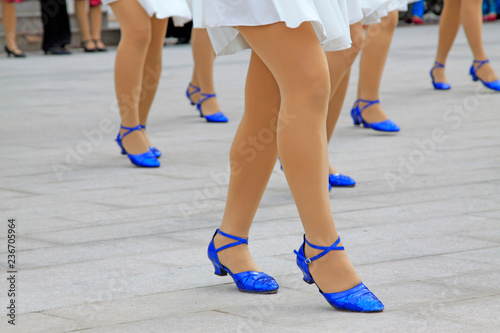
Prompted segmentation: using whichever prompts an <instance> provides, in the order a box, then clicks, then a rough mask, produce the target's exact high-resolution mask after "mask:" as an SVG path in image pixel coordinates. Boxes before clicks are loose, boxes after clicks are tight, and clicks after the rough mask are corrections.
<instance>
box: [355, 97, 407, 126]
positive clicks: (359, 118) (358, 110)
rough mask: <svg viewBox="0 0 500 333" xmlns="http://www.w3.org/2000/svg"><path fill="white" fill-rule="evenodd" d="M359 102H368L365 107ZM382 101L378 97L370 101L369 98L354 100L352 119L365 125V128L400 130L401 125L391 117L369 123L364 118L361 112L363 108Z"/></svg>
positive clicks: (358, 123)
mask: <svg viewBox="0 0 500 333" xmlns="http://www.w3.org/2000/svg"><path fill="white" fill-rule="evenodd" d="M359 103H367V104H366V105H365V106H363V107H361V108H360V107H359ZM377 103H380V101H379V100H378V99H377V100H375V101H370V100H367V99H361V98H360V99H358V100H357V101H356V102H354V105H353V107H352V110H351V117H352V120H353V121H354V125H360V124H363V127H365V128H371V129H374V130H376V131H381V132H399V126H398V125H396V123H395V122H393V121H392V120H390V119H387V120H384V121H380V122H378V123H368V122H366V121H365V120H364V119H363V116H362V115H361V113H362V112H363V110H365V109H367V108H369V107H370V106H372V105H374V104H377Z"/></svg>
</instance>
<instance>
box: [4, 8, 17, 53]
mask: <svg viewBox="0 0 500 333" xmlns="http://www.w3.org/2000/svg"><path fill="white" fill-rule="evenodd" d="M2 23H3V27H4V30H5V43H6V44H7V47H8V48H9V50H11V51H13V52H15V53H20V52H21V50H19V47H18V46H17V43H16V6H15V4H14V3H13V2H6V1H2Z"/></svg>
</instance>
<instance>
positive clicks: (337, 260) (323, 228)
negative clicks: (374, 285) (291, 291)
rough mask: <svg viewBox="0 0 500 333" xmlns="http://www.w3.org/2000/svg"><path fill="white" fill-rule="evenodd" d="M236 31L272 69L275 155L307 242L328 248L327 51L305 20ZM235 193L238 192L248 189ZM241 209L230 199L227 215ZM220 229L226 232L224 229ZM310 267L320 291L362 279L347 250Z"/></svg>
mask: <svg viewBox="0 0 500 333" xmlns="http://www.w3.org/2000/svg"><path fill="white" fill-rule="evenodd" d="M239 30H240V32H241V33H242V34H243V35H244V37H245V39H246V40H247V42H248V43H249V44H250V45H251V46H252V49H253V50H254V51H255V54H256V55H258V56H259V58H261V59H262V61H263V62H264V63H265V64H266V66H267V67H268V68H269V69H270V71H271V73H272V74H273V76H274V77H275V79H276V81H277V83H278V86H279V89H280V92H281V109H280V114H279V119H278V126H277V145H278V152H279V156H280V159H281V161H282V164H283V169H284V171H285V175H286V178H287V181H288V184H289V186H290V190H291V192H292V194H293V197H294V199H295V203H296V205H297V208H298V211H299V215H300V218H301V220H302V223H303V226H304V229H305V232H306V235H307V238H308V240H309V241H310V242H312V243H314V244H317V245H321V246H330V245H331V244H333V243H334V242H335V240H336V239H337V238H338V234H337V231H336V229H335V224H334V222H333V217H332V214H331V207H330V200H329V196H328V188H327V186H325V184H326V183H327V179H328V150H327V141H326V131H325V125H326V124H325V122H326V113H327V112H326V111H327V107H328V97H329V93H330V89H329V77H328V64H327V61H326V56H325V53H324V52H323V50H322V49H321V46H320V45H319V43H318V40H317V38H316V35H315V32H314V29H313V28H312V25H311V24H310V23H309V22H306V23H303V24H302V25H301V26H300V27H298V28H296V29H289V28H287V27H286V26H285V24H284V23H275V24H271V25H267V26H258V27H239ZM290 41H294V42H293V43H292V42H290ZM297 64H304V66H298V65H297ZM306 64H307V65H306ZM290 68H294V70H293V71H292V70H290ZM265 126H269V125H265ZM242 130H243V129H238V131H242ZM259 130H263V129H262V127H260V128H257V127H256V128H255V129H252V130H251V132H252V133H256V132H257V133H258V131H259ZM274 154H275V153H273V155H274ZM274 156H275V155H274ZM274 158H275V157H273V159H272V160H271V158H269V161H268V162H267V163H269V166H268V165H267V164H266V165H263V166H262V169H263V170H266V172H270V171H269V170H270V169H271V167H272V165H273V164H272V162H273V160H274ZM266 161H267V160H266ZM262 172H264V171H262ZM252 177H253V174H252ZM259 178H260V177H259ZM259 178H254V179H253V181H254V182H255V183H257V182H260V186H263V185H265V183H266V182H267V179H268V177H262V178H260V179H259ZM231 180H232V179H231ZM230 186H231V185H230ZM237 190H239V191H237V192H240V193H241V192H245V191H246V190H247V189H245V188H239V189H237ZM250 199H252V200H253V201H254V203H253V204H254V205H256V204H258V202H257V203H256V199H255V197H250ZM247 207H248V206H247ZM239 209H240V208H239V207H235V205H234V204H233V203H232V202H231V201H230V200H229V199H228V205H227V206H226V211H233V212H236V213H232V214H231V215H232V216H238V217H240V216H244V215H243V213H244V212H243V211H242V213H239ZM225 216H226V214H225ZM228 217H229V216H228ZM227 223H228V224H229V225H230V226H233V227H232V228H231V230H233V232H234V231H237V229H238V227H237V226H239V225H240V224H241V222H240V221H239V220H238V219H236V218H233V219H232V220H227ZM226 227H227V228H229V227H228V226H227V224H225V227H224V228H226ZM246 229H248V227H246ZM241 230H242V231H243V232H242V233H239V234H238V235H239V236H244V235H245V233H244V229H243V228H242V229H241ZM223 231H225V232H228V229H224V230H223ZM305 250H306V255H307V256H313V255H315V254H317V253H319V252H321V251H319V250H315V249H311V248H310V247H308V246H306V249H305ZM221 254H222V252H221ZM309 267H310V271H311V274H312V275H313V276H314V278H315V280H316V282H317V283H318V285H319V286H320V287H321V289H322V290H323V291H324V292H337V291H342V290H346V289H349V288H351V287H353V286H355V285H357V284H358V283H359V281H360V279H359V277H358V275H357V274H356V272H355V270H354V268H353V267H352V265H351V263H350V261H349V259H348V258H347V255H346V253H345V251H332V252H330V253H328V254H327V255H325V256H324V257H322V258H321V259H318V260H317V261H315V262H313V263H312V264H311V265H310V266H309ZM230 269H233V268H232V267H230Z"/></svg>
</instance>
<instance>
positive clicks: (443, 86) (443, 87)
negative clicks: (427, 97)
mask: <svg viewBox="0 0 500 333" xmlns="http://www.w3.org/2000/svg"><path fill="white" fill-rule="evenodd" d="M433 85H434V89H436V90H450V89H451V85H450V84H449V83H444V82H433Z"/></svg>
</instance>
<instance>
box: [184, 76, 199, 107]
mask: <svg viewBox="0 0 500 333" xmlns="http://www.w3.org/2000/svg"><path fill="white" fill-rule="evenodd" d="M189 88H193V89H194V90H193V91H191V92H189ZM200 91H201V88H200V87H197V86H195V85H194V84H192V83H191V82H190V83H189V86H188V87H187V89H186V97H187V99H189V103H191V105H196V102H193V100H192V99H191V96H193V95H194V94H197V93H199V92H200Z"/></svg>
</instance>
